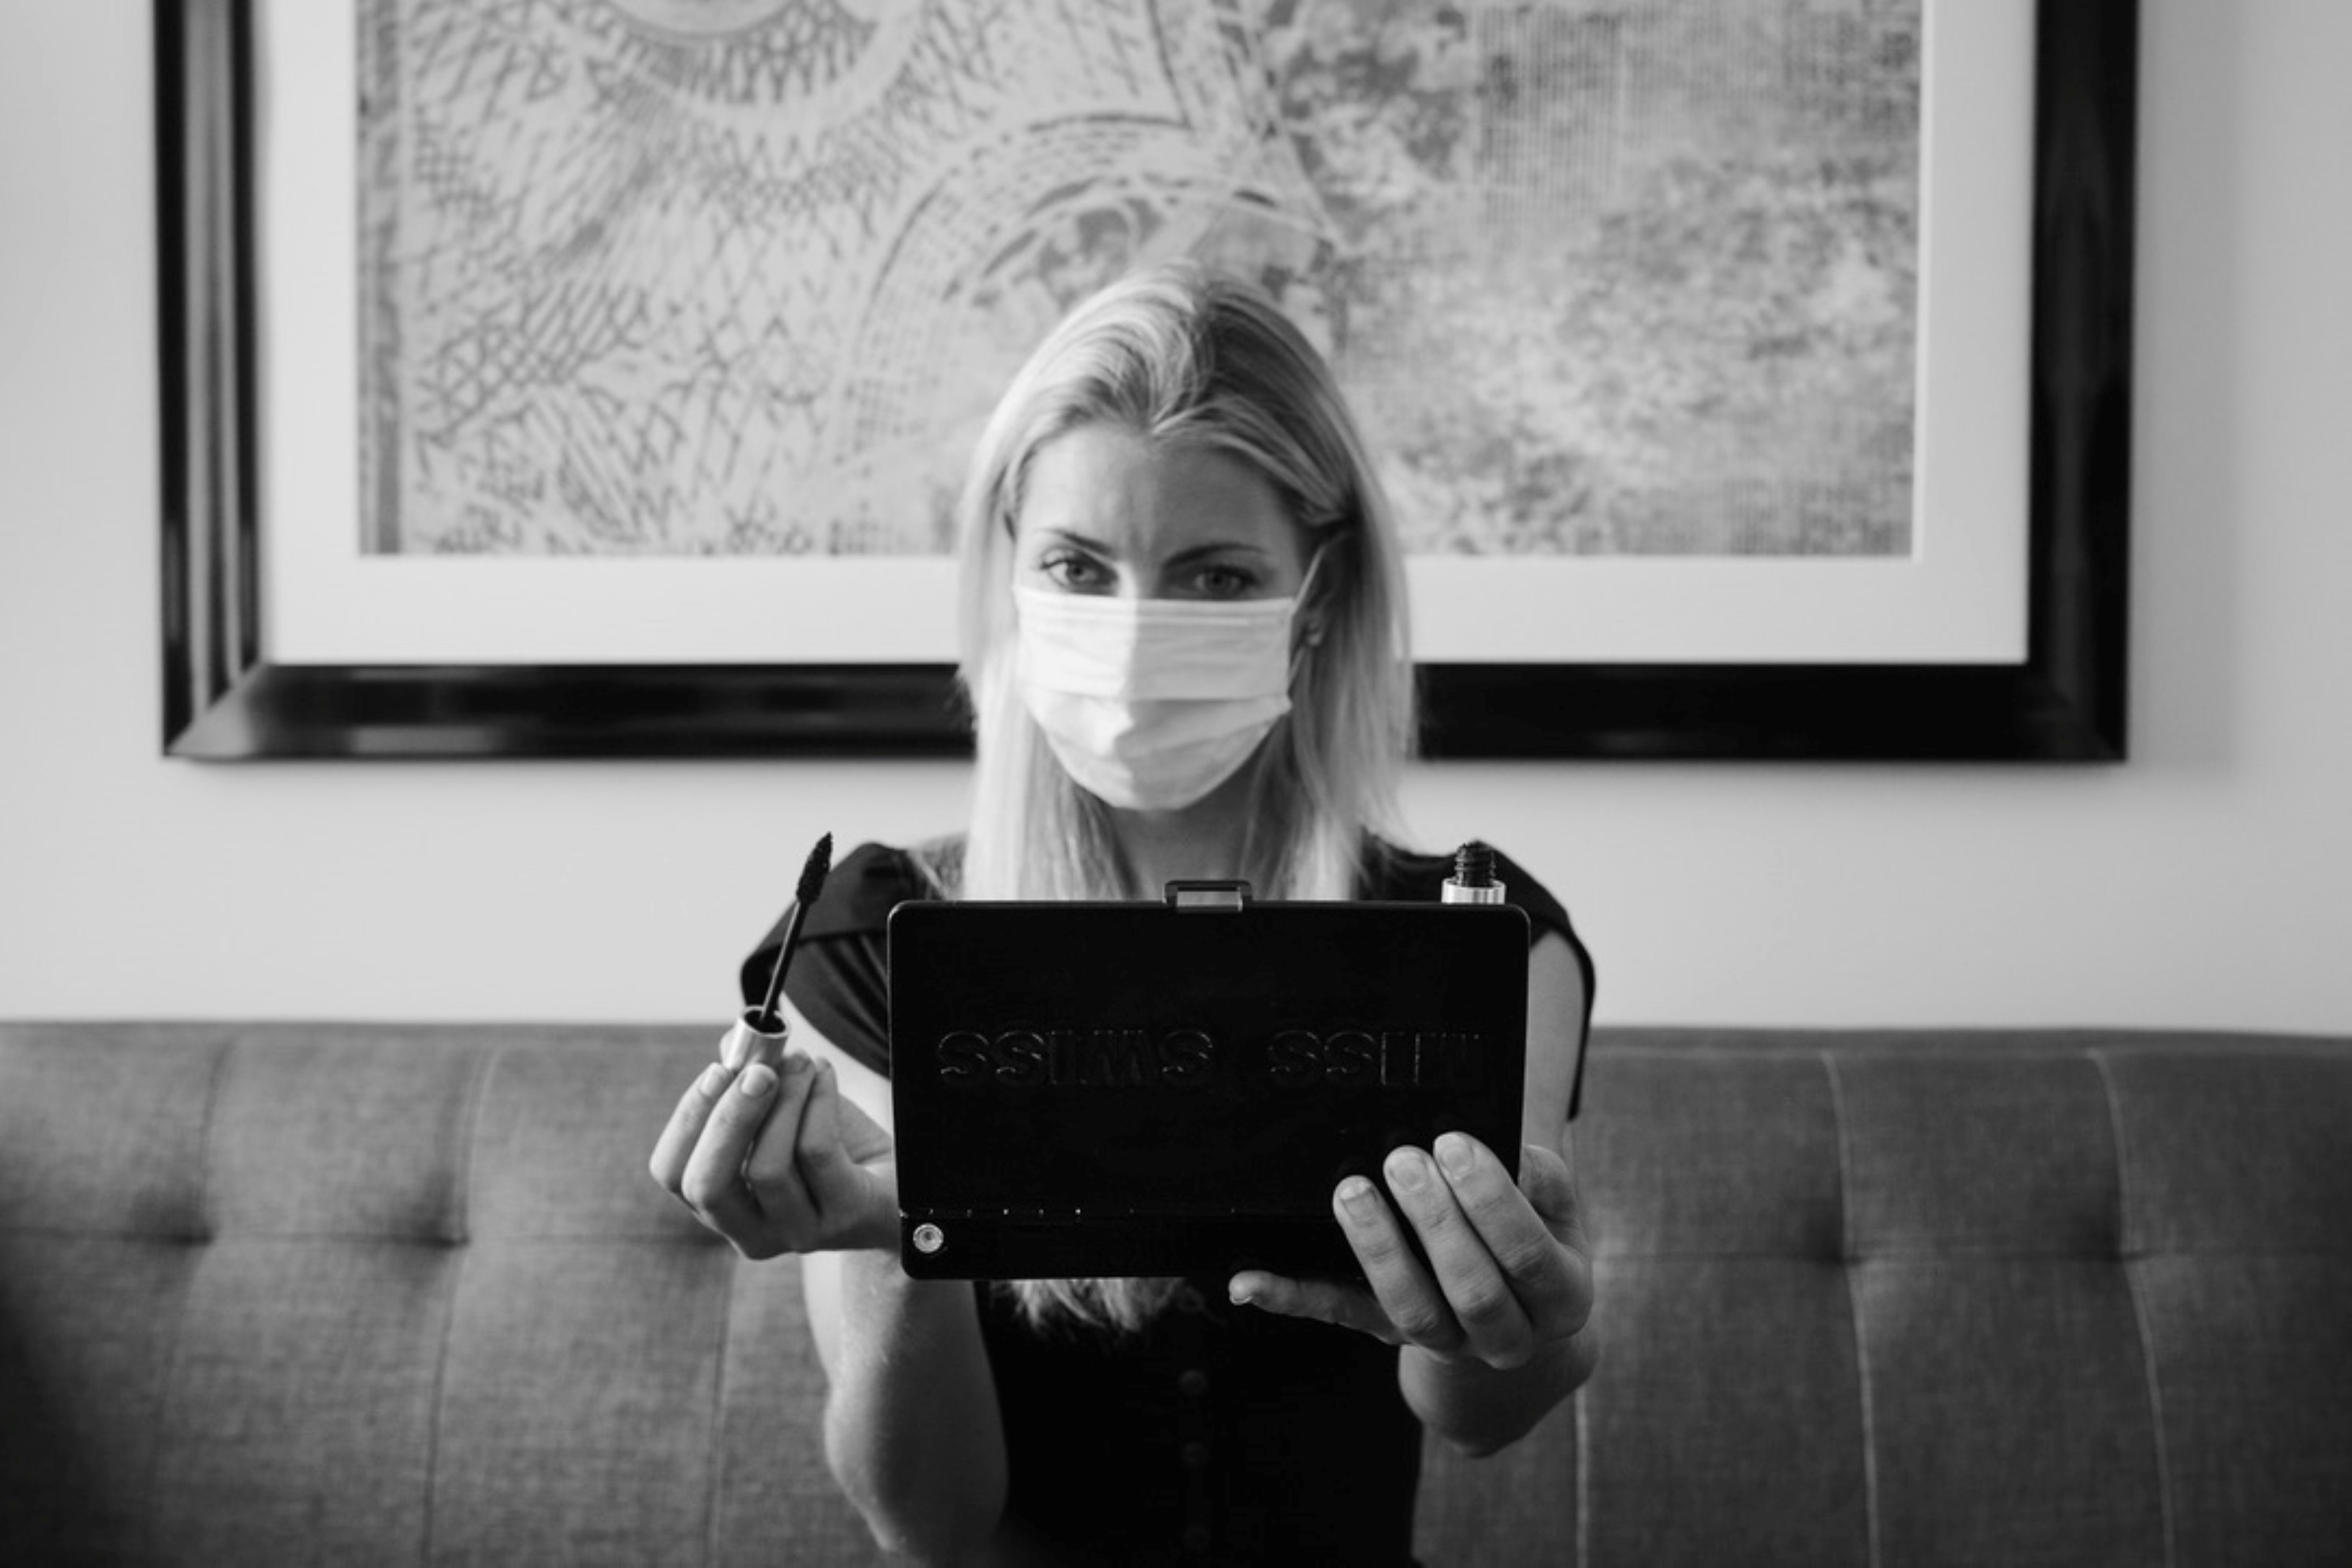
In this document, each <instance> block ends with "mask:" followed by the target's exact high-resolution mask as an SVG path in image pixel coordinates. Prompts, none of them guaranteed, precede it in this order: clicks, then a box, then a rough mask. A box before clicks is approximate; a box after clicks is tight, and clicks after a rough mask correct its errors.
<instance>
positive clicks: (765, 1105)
mask: <svg viewBox="0 0 2352 1568" xmlns="http://www.w3.org/2000/svg"><path fill="white" fill-rule="evenodd" d="M775 1094H776V1075H775V1072H774V1070H773V1069H772V1068H769V1067H767V1066H766V1065H765V1064H764V1063H761V1062H754V1063H752V1064H751V1066H750V1067H747V1068H744V1069H743V1070H742V1071H741V1072H740V1073H738V1074H737V1075H736V1076H735V1086H734V1087H733V1088H732V1089H729V1090H728V1091H727V1092H726V1093H725V1094H723V1095H720V1096H719V1103H718V1104H717V1105H716V1106H714V1107H712V1109H711V1112H710V1120H709V1123H707V1124H706V1125H705V1126H704V1127H703V1129H702V1136H701V1138H700V1139H699V1140H698V1141H697V1142H696V1143H695V1145H694V1152H693V1153H692V1154H691V1155H690V1156H688V1159H687V1162H686V1181H685V1197H686V1201H687V1202H688V1203H690V1204H692V1205H694V1208H695V1212H696V1213H697V1214H699V1215H702V1217H703V1218H704V1219H705V1220H707V1221H709V1224H710V1225H711V1226H712V1227H713V1228H714V1229H716V1230H717V1231H718V1232H719V1234H720V1235H722V1236H724V1237H727V1238H728V1239H729V1240H730V1241H732V1242H734V1243H736V1244H737V1245H738V1246H739V1247H740V1246H742V1245H744V1244H746V1243H747V1242H751V1241H753V1240H756V1239H757V1237H758V1235H759V1231H760V1219H761V1211H760V1208H759V1205H757V1204H755V1203H753V1202H752V1200H751V1191H750V1189H749V1188H747V1187H746V1186H745V1185H744V1184H743V1162H744V1159H745V1157H746V1156H748V1155H749V1154H750V1153H751V1142H752V1139H753V1138H754V1137H755V1136H756V1135H757V1134H758V1132H759V1130H760V1125H761V1122H763V1121H766V1120H767V1117H768V1111H769V1110H770V1107H771V1105H772V1102H773V1100H775Z"/></svg>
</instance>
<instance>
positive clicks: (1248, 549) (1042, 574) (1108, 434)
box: [1013, 425, 1307, 599]
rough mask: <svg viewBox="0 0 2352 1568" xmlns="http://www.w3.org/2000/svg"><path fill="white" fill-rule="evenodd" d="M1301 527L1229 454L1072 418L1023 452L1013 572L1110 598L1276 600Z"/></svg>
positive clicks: (1290, 586)
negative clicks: (1152, 440) (1157, 441)
mask: <svg viewBox="0 0 2352 1568" xmlns="http://www.w3.org/2000/svg"><path fill="white" fill-rule="evenodd" d="M1302 533H1303V531H1302V530H1301V529H1299V528H1298V527H1297V525H1296V524H1294V523H1293V522H1292V521H1290V519H1289V517H1288V516H1287V515H1286V513H1285V512H1284V510H1283V509H1282V503H1281V500H1280V499H1279V498H1278V497H1277V496H1276V493H1275V489H1274V487H1273V486H1272V485H1270V484H1268V483H1267V482H1266V480H1265V479H1264V478H1263V477H1262V476H1261V475H1259V474H1258V473H1257V472H1256V470H1255V469H1253V468H1249V467H1248V466H1247V465H1246V464H1244V463H1242V462H1240V461H1239V460H1237V459H1235V458H1230V457H1227V456H1226V455H1225V454H1223V453H1222V452H1216V451H1204V450H1200V449H1197V448H1194V449H1185V448H1181V447H1179V448H1176V449H1174V450H1168V451H1160V450H1155V449H1154V448H1152V447H1150V446H1148V445H1147V444H1146V443H1145V442H1144V441H1143V440H1142V438H1141V437H1138V436H1136V435H1134V434H1133V433H1132V432H1130V431H1128V430H1126V429H1123V428H1120V427H1118V426H1111V425H1081V426H1078V427H1077V428H1076V429H1074V430H1068V431H1065V432H1064V433H1063V434H1061V435H1059V436H1056V437H1054V438H1053V439H1052V440H1050V441H1047V442H1045V444H1044V445H1042V446H1040V447H1038V448H1037V450H1036V452H1035V453H1034V455H1033V456H1032V457H1031V458H1030V459H1029V475H1028V485H1027V493H1026V494H1025V496H1024V499H1023V500H1022V505H1021V510H1020V513H1019V514H1018V515H1017V516H1016V517H1015V518H1014V519H1013V581H1014V582H1015V583H1016V584H1022V585H1024V586H1027V587H1032V588H1041V589H1047V590H1051V591H1055V592H1060V593H1065V594H1101V595H1110V596H1113V597H1118V598H1133V599H1277V598H1282V597H1284V596H1286V595H1291V594H1295V593H1297V591H1298V587H1299V582H1300V579H1301V578H1302V577H1303V576H1304V575H1305V574H1306V570H1307V551H1306V541H1305V539H1304V538H1303V537H1302Z"/></svg>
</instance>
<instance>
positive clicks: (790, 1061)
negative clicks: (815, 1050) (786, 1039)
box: [784, 1051, 815, 1078]
mask: <svg viewBox="0 0 2352 1568" xmlns="http://www.w3.org/2000/svg"><path fill="white" fill-rule="evenodd" d="M814 1065H815V1064H814V1063H813V1062H811V1061H810V1060H809V1058H808V1057H807V1056H806V1054H804V1053H803V1052H800V1051H793V1052H791V1053H790V1054H789V1055H787V1056H786V1057H785V1058H784V1072H785V1074H786V1075H787V1076H788V1077H792V1078H798V1077H800V1076H801V1074H803V1073H804V1072H806V1071H808V1070H809V1068H811V1067H813V1066H814Z"/></svg>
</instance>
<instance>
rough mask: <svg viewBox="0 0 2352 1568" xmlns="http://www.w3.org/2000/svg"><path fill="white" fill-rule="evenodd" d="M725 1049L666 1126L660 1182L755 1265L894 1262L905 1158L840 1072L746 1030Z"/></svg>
mask: <svg viewBox="0 0 2352 1568" xmlns="http://www.w3.org/2000/svg"><path fill="white" fill-rule="evenodd" d="M755 1042H756V1045H755ZM720 1049H721V1053H722V1059H720V1060H719V1061H716V1062H713V1063H712V1064H711V1065H710V1066H709V1068H705V1069H704V1071H703V1074H702V1076H701V1077H700V1078H698V1079H696V1080H695V1082H694V1085H693V1087H692V1088H690V1089H688V1090H687V1091H686V1096H685V1098H684V1099H682V1100H679V1101H678V1102H677V1110H676V1111H674V1112H672V1113H671V1115H670V1119H669V1125H668V1126H667V1127H665V1128H664V1129H662V1134H661V1137H660V1139H659V1141H657V1142H656V1143H655V1145H654V1154H653V1160H652V1168H653V1175H654V1180H655V1181H656V1182H658V1183H660V1184H662V1186H663V1187H664V1188H665V1189H666V1190H667V1191H668V1192H669V1193H670V1194H672V1195H673V1196H675V1197H676V1198H677V1199H678V1201H680V1202H681V1203H683V1204H685V1205H686V1206H687V1207H688V1208H690V1209H692V1210H693V1211H694V1214H695V1217H696V1218H698V1219H699V1220H700V1221H702V1223H703V1224H705V1225H707V1226H709V1227H710V1228H711V1229H713V1230H715V1231H717V1232H718V1233H719V1235H721V1236H723V1237H726V1238H727V1239H728V1240H729V1241H730V1242H731V1243H733V1244H734V1247H735V1250H736V1251H738V1252H740V1253H741V1254H742V1255H743V1256H744V1257H746V1258H774V1257H776V1256H778V1255H779V1254H782V1253H786V1252H830V1251H840V1250H850V1249H856V1248H861V1247H871V1248H877V1249H886V1250H888V1251H891V1252H894V1253H895V1252H896V1251H897V1249H898V1164H897V1157H896V1151H895V1149H894V1147H893V1145H892V1143H891V1142H890V1135H889V1134H888V1133H887V1132H886V1131H883V1130H882V1129H881V1128H880V1127H879V1126H878V1125H877V1124H876V1123H875V1121H874V1120H873V1119H872V1118H871V1117H869V1116H867V1115H866V1113H865V1112H864V1111H862V1110H859V1109H858V1108H857V1107H856V1105H854V1104H852V1103H850V1101H849V1100H848V1099H847V1098H846V1097H845V1096H844V1095H843V1094H842V1092H841V1086H840V1083H839V1082H838V1081H837V1079H836V1078H835V1073H834V1069H833V1064H832V1063H830V1062H828V1061H823V1060H819V1059H816V1058H812V1057H810V1056H809V1055H808V1054H807V1053H806V1052H803V1051H787V1050H784V1049H782V1041H780V1040H773V1039H771V1040H767V1041H764V1042H761V1041H760V1038H759V1037H757V1036H753V1035H751V1032H750V1031H749V1030H747V1029H745V1028H744V1027H743V1026H741V1025H740V1024H738V1025H737V1026H735V1028H734V1029H732V1030H730V1032H729V1034H728V1036H727V1037H726V1039H725V1041H724V1042H723V1043H722V1045H721V1047H720ZM738 1064H740V1065H738Z"/></svg>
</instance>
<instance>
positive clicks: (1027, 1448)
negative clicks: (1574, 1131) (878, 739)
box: [741, 842, 1593, 1564]
mask: <svg viewBox="0 0 2352 1568" xmlns="http://www.w3.org/2000/svg"><path fill="white" fill-rule="evenodd" d="M1452 870H1453V860H1452V858H1451V857H1447V856H1435V855H1410V854H1406V853H1403V852H1402V851H1399V850H1395V849H1392V848H1391V847H1388V846H1386V845H1382V844H1379V843H1377V842H1376V843H1374V844H1373V845H1372V846H1371V853H1370V855H1369V856H1368V857H1367V866H1366V869H1365V871H1364V873H1363V875H1362V877H1361V878H1360V884H1359V896H1360V897H1362V898H1366V899H1381V900H1388V899H1400V900H1424V899H1426V900H1434V899H1435V898H1436V897H1437V896H1438V888H1439V885H1440V884H1441V883H1442V882H1443V881H1444V879H1445V878H1446V877H1447V876H1448V875H1450V874H1451V872H1452ZM1496 877H1497V878H1498V879H1501V881H1502V882H1503V884H1504V888H1505V894H1506V897H1507V899H1508V900H1509V901H1510V902H1511V903H1513V904H1516V905H1517V906H1518V907H1519V908H1520V909H1522V910H1526V911H1527V914H1528V924H1529V927H1530V929H1531V931H1532V932H1533V934H1534V936H1535V937H1537V938H1540V937H1541V936H1542V935H1543V934H1544V933H1545V932H1547V931H1557V932H1559V934H1560V935H1561V936H1563V937H1565V938H1566V939H1567V941H1568V943H1569V946H1570V949H1571V951H1573V952H1574V953H1575V955H1576V960H1577V963H1578V965H1579V967H1580V969H1581V970H1582V971H1583V973H1584V982H1585V984H1584V994H1585V1020H1586V1022H1587V1023H1588V1024H1589V1023H1590V1021H1591V1006H1592V1002H1591V997H1592V983H1593V972H1592V960H1591V955H1590V954H1589V953H1588V952H1586V951H1585V947H1584V944H1583V942H1580V941H1579V940H1578V938H1577V935H1576V931H1575V930H1574V928H1573V927H1572V926H1570V923H1569V919H1568V911H1567V910H1564V909H1563V908H1561V907H1560V904H1559V900H1556V899H1554V898H1553V897H1552V896H1551V895H1550V894H1549V892H1547V891H1545V890H1544V889H1543V888H1542V887H1541V886H1540V885H1539V884H1538V883H1537V882H1536V881H1535V880H1534V879H1532V878H1530V877H1528V874H1527V873H1526V872H1525V871H1523V870H1521V869H1520V868H1518V867H1517V866H1515V865H1513V864H1511V863H1510V862H1509V861H1508V860H1507V859H1505V858H1503V857H1501V856H1499V855H1498V856H1496ZM938 896H939V895H938V893H937V891H936V890H935V889H933V888H932V887H931V886H930V884H929V880H928V879H926V878H925V876H924V875H923V873H922V871H921V870H920V868H919V867H918V865H917V864H916V862H915V860H914V858H912V857H911V856H909V855H908V853H907V852H906V851H904V850H900V849H892V848H887V847H883V846H880V845H874V844H866V845H861V846H860V847H857V848H856V849H855V850H853V851H851V852H850V854H849V855H847V856H846V857H845V858H843V859H842V861H841V863H840V864H839V865H837V866H836V867H835V868H834V870H833V872H832V875H831V876H830V877H829V878H828V879H826V882H825V885H824V891H823V892H822V893H820V894H819V895H818V897H817V900H816V902H815V903H814V904H813V905H812V906H810V908H809V909H808V910H807V911H806V913H805V914H804V915H803V919H802V926H801V942H800V946H799V948H798V949H797V950H796V952H795V953H794V955H793V968H792V973H791V974H790V975H789V976H787V978H786V982H785V988H786V992H787V994H789V996H790V997H791V999H792V1002H793V1005H794V1006H795V1007H797V1008H799V1009H800V1012H801V1015H802V1016H803V1017H805V1018H807V1019H808V1021H809V1022H810V1023H811V1024H813V1025H814V1026H815V1027H816V1028H817V1029H818V1030H819V1031H820V1032H821V1033H823V1035H824V1037H825V1038H826V1039H828V1040H830V1041H831V1042H832V1043H833V1044H834V1045H835V1046H837V1047H840V1048H841V1049H842V1050H844V1051H845V1052H847V1053H848V1054H849V1055H850V1056H852V1057H855V1058H856V1059H857V1060H859V1061H861V1062H863V1063H865V1064H866V1066H867V1067H870V1068H874V1069H875V1070H876V1071H877V1072H879V1073H882V1074H883V1075H885V1076H886V1077H887V1075H888V1073H889V1070H890V1047H889V1041H890V1033H889V980H888V944H887V921H888V919H889V915H890V910H891V909H892V908H893V907H894V906H896V905H897V904H898V903H899V902H901V901H902V900H908V899H925V898H936V897H938ZM787 914H789V911H787ZM783 925H784V921H783V919H782V918H779V919H778V921H777V922H776V925H775V927H774V929H772V930H771V931H769V933H768V935H767V937H766V938H765V939H764V940H763V941H762V942H761V944H760V946H759V947H758V949H757V950H755V951H754V952H752V953H751V956H750V957H749V958H747V959H746V960H745V961H744V963H743V966H742V973H741V982H742V989H743V995H744V1000H745V1003H746V1005H751V1004H756V1003H757V1002H758V1001H759V1000H760V999H761V997H762V996H764V995H765V994H766V993H767V984H768V977H769V975H770V973H772V971H773V969H774V966H775V960H776V952H777V948H778V945H779V944H780V943H781V942H782V936H783ZM1583 1076H1584V1064H1583V1060H1582V1057H1581V1047H1580V1055H1579V1059H1578V1062H1577V1068H1576V1083H1577V1086H1578V1089H1579V1090H1580V1089H1581V1087H1582V1082H1583ZM1575 1105H1576V1098H1574V1097H1572V1098H1571V1100H1570V1114H1573V1113H1574V1109H1575ZM974 1289H975V1291H976V1293H977V1300H978V1305H979V1309H980V1321H981V1329H982V1336H983V1338H984V1340H985V1342H986V1343H987V1347H988V1356H989V1364H990V1367H991V1369H992V1372H993V1373H994V1376H995V1381H996V1392H997V1402H998V1406H999V1409H1000V1410H1001V1412H1002V1413H1003V1422H1004V1442H1005V1451H1006V1454H1007V1456H1008V1459H1009V1464H1010V1470H1011V1476H1010V1496H1009V1497H1008V1500H1007V1503H1006V1516H1007V1517H1006V1523H1007V1525H1008V1527H1009V1528H1010V1529H1011V1530H1012V1531H1014V1532H1015V1533H1016V1534H1018V1535H1019V1536H1021V1537H1023V1538H1024V1539H1025V1540H1026V1541H1028V1542H1031V1543H1032V1544H1034V1545H1035V1546H1038V1547H1042V1548H1044V1549H1045V1550H1046V1551H1047V1552H1066V1553H1067V1554H1068V1555H1069V1556H1070V1557H1071V1559H1072V1560H1073V1561H1085V1562H1095V1561H1115V1562H1121V1563H1187V1562H1206V1561H1215V1562H1219V1563H1254V1562H1268V1563H1351V1564H1352V1563H1362V1564H1396V1563H1410V1562H1411V1561H1412V1510H1413V1496H1414V1492H1415V1489H1416V1488H1417V1487H1418V1484H1419V1481H1420V1476H1421V1426H1420V1423H1419V1422H1418V1421H1416V1420H1415V1419H1414V1418H1413V1415H1412V1411H1411V1409H1409V1408H1408V1407H1407V1406H1406V1405H1405V1403H1404V1398H1403V1395H1402V1394H1401V1393H1400V1392H1399V1391H1398V1388H1397V1381H1396V1358H1397V1352H1396V1350H1395V1348H1394V1347H1393V1346H1391V1345H1385V1344H1382V1343H1381V1342H1379V1341H1377V1340H1374V1339H1372V1338H1370V1336H1368V1335H1364V1334H1360V1333H1355V1332H1352V1331H1347V1330H1341V1329H1335V1328H1332V1327H1330V1326H1328V1325H1327V1324H1322V1323H1312V1322H1306V1321H1299V1320H1296V1319H1290V1318H1280V1317H1276V1316H1274V1315H1272V1314H1270V1313H1266V1312H1262V1311H1258V1310H1255V1309H1254V1308H1247V1307H1234V1306H1231V1305H1230V1304H1228V1302H1227V1301H1226V1300H1225V1282H1224V1281H1223V1279H1195V1280H1189V1281H1187V1282H1186V1283H1185V1285H1184V1286H1183V1288H1182V1289H1181V1290H1180V1291H1179V1293H1178V1295H1177V1299H1176V1301H1175V1304H1174V1305H1173V1306H1172V1307H1171V1309H1170V1310H1167V1311H1164V1312H1162V1313H1161V1314H1160V1317H1159V1318H1158V1319H1157V1320H1156V1321H1153V1322H1152V1323H1151V1324H1150V1325H1149V1326H1148V1327H1147V1328H1146V1329H1145V1330H1144V1331H1142V1332H1141V1333H1140V1334H1138V1335H1133V1336H1126V1335H1116V1334H1111V1333H1108V1332H1102V1331H1093V1330H1087V1329H1081V1328H1076V1327H1062V1328H1057V1329H1051V1330H1046V1331H1038V1330H1034V1329H1032V1328H1030V1327H1029V1326H1028V1325H1027V1324H1026V1323H1024V1321H1022V1320H1021V1319H1020V1317H1019V1316H1018V1314H1017V1313H1016V1311H1015V1310H1014V1308H1013V1302H1012V1299H1011V1296H1010V1294H1009V1293H1008V1292H1005V1291H1003V1290H1001V1289H997V1288H995V1287H993V1286H992V1285H990V1284H988V1283H986V1282H984V1281H983V1282H981V1283H979V1284H977V1285H976V1286H975V1288H974Z"/></svg>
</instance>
